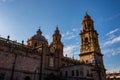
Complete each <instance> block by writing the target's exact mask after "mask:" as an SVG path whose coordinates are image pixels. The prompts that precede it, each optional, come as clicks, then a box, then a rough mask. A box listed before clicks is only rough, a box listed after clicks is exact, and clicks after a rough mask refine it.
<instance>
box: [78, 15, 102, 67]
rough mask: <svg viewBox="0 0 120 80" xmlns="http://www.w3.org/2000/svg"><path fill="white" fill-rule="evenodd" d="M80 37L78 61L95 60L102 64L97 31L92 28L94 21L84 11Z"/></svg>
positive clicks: (88, 61) (89, 61) (91, 61)
mask: <svg viewBox="0 0 120 80" xmlns="http://www.w3.org/2000/svg"><path fill="white" fill-rule="evenodd" d="M80 37H81V49H80V61H81V62H82V61H84V62H85V63H93V61H97V62H98V63H99V64H100V65H101V67H104V65H103V58H102V57H103V55H102V54H101V50H100V46H99V42H98V33H97V31H96V30H95V29H94V22H93V20H92V19H91V17H90V16H89V15H88V14H87V13H86V15H85V16H84V19H83V21H82V30H81V32H80Z"/></svg>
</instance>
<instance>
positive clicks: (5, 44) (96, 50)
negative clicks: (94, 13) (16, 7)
mask: <svg viewBox="0 0 120 80" xmlns="http://www.w3.org/2000/svg"><path fill="white" fill-rule="evenodd" d="M61 38H62V36H61V34H60V30H59V28H58V27H56V29H55V31H54V33H53V35H52V42H51V43H50V45H49V44H48V41H47V39H46V38H45V37H44V36H43V35H42V31H41V30H40V29H38V30H37V31H36V34H34V35H33V36H31V37H30V38H29V39H28V41H27V45H26V44H24V41H22V43H18V42H16V41H12V40H10V36H8V37H7V38H2V37H0V80H106V69H105V67H104V63H103V54H102V53H101V50H100V46H99V41H98V33H97V31H96V30H95V29H94V22H93V20H92V19H91V17H90V16H89V15H88V14H87V13H86V15H85V16H84V19H83V21H82V30H81V31H80V39H81V45H80V53H79V56H80V60H76V59H73V58H70V57H67V56H64V55H63V54H64V53H63V49H64V45H63V43H62V41H61Z"/></svg>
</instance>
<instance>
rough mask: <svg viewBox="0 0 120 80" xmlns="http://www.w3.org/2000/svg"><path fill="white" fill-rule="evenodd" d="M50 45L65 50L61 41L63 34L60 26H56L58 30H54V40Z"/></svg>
mask: <svg viewBox="0 0 120 80" xmlns="http://www.w3.org/2000/svg"><path fill="white" fill-rule="evenodd" d="M50 46H53V47H55V49H58V50H61V51H63V44H62V42H61V34H60V31H59V29H58V27H56V30H55V31H54V34H53V41H52V43H51V45H50Z"/></svg>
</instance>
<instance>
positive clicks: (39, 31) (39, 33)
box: [36, 26, 42, 35]
mask: <svg viewBox="0 0 120 80" xmlns="http://www.w3.org/2000/svg"><path fill="white" fill-rule="evenodd" d="M36 33H37V34H38V35H41V34H42V31H41V26H39V29H38V31H37V32H36Z"/></svg>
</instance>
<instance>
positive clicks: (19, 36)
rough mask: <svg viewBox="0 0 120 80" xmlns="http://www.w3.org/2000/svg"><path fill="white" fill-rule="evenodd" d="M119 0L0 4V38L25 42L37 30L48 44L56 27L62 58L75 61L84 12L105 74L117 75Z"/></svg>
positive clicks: (119, 64)
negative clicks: (94, 34)
mask: <svg viewBox="0 0 120 80" xmlns="http://www.w3.org/2000/svg"><path fill="white" fill-rule="evenodd" d="M119 5H120V1H119V0H0V36H1V37H4V38H6V37H7V36H8V35H10V39H11V40H17V41H18V42H21V41H22V40H24V41H25V42H26V41H27V40H28V38H30V37H31V36H32V35H34V34H35V33H36V31H37V30H38V28H39V26H41V30H42V32H43V35H44V36H45V37H46V38H47V39H48V41H49V43H50V42H51V41H52V34H53V33H54V30H55V28H56V26H57V25H58V26H59V29H60V32H61V34H62V42H63V44H64V54H67V55H68V56H69V57H72V56H73V55H74V58H77V59H78V58H79V56H78V54H79V49H80V36H79V33H80V30H81V22H82V20H83V18H84V15H85V12H86V11H87V12H88V14H89V15H90V16H91V18H92V19H93V20H94V27H95V29H96V30H97V32H98V33H99V43H100V46H101V51H102V54H104V57H103V59H104V64H105V67H106V69H107V72H114V71H117V72H118V71H120V62H119V60H120V6H119Z"/></svg>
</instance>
